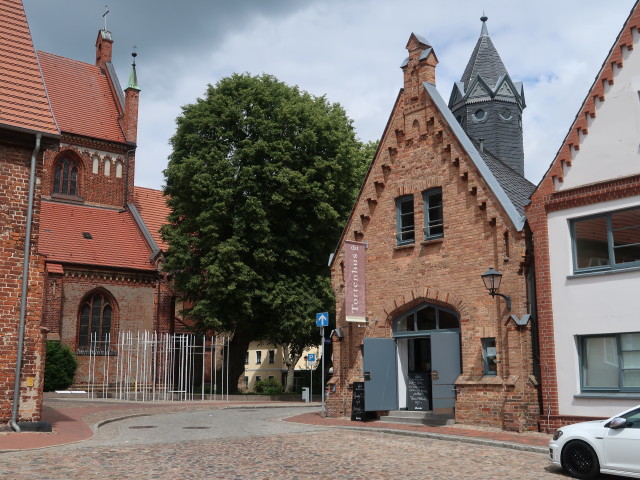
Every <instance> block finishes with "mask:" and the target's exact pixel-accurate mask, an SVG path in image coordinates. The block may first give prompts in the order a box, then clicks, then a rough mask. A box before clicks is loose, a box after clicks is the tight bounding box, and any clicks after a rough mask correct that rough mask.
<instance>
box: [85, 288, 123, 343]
mask: <svg viewBox="0 0 640 480" xmlns="http://www.w3.org/2000/svg"><path fill="white" fill-rule="evenodd" d="M97 297H100V305H99V310H100V311H99V314H98V315H97V317H98V318H97V323H98V325H97V331H96V328H95V325H94V321H95V320H96V318H95V317H96V315H95V313H96V312H95V310H96V308H95V306H94V302H96V301H97ZM85 309H87V314H88V316H86V315H85ZM105 312H108V313H109V314H108V322H106V321H105ZM85 318H86V320H85ZM85 323H86V325H85ZM107 323H108V325H107ZM115 324H116V322H115V305H114V302H113V300H112V299H111V297H110V296H109V295H107V294H106V293H105V292H103V291H93V292H90V293H89V294H88V295H86V296H85V297H84V298H83V299H82V301H81V302H80V305H79V306H78V332H77V342H78V343H77V349H76V354H78V355H89V354H90V353H91V354H95V355H113V354H115V351H112V349H111V339H112V338H113V334H114V331H115ZM84 330H86V334H83V331H84ZM94 333H97V334H98V336H97V338H98V341H99V342H105V341H106V340H107V336H109V337H108V338H109V342H110V343H109V345H108V346H107V347H105V348H98V349H95V350H93V351H92V350H91V337H92V336H93V335H94Z"/></svg>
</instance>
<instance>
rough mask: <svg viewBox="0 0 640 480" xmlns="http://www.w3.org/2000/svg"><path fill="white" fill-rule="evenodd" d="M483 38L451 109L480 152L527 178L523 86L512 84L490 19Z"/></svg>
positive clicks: (458, 85)
mask: <svg viewBox="0 0 640 480" xmlns="http://www.w3.org/2000/svg"><path fill="white" fill-rule="evenodd" d="M480 20H481V21H482V30H481V32H480V38H479V39H478V42H477V43H476V46H475V48H474V50H473V53H472V54H471V58H470V59H469V63H467V67H466V68H465V70H464V73H463V74H462V78H461V79H460V81H459V82H456V83H455V85H454V87H453V91H452V92H451V98H450V99H449V108H450V109H451V111H452V112H453V114H454V116H455V117H456V119H457V120H458V122H459V123H460V125H462V128H463V129H464V130H465V132H466V133H467V135H468V136H469V137H470V138H471V140H473V141H474V142H475V143H476V145H477V146H478V148H479V149H480V150H487V151H488V152H490V153H492V154H493V155H494V156H496V157H497V158H498V159H500V160H501V161H502V162H503V163H505V164H506V165H508V166H509V167H511V168H512V169H513V170H515V171H516V172H518V173H519V174H520V175H523V176H524V150H523V146H522V111H523V110H524V108H525V106H526V105H525V101H524V90H523V86H522V82H514V81H513V80H511V77H510V76H509V73H508V72H507V69H506V68H505V66H504V64H503V63H502V60H501V59H500V55H499V54H498V52H497V50H496V48H495V47H494V46H493V42H492V41H491V38H490V37H489V32H488V30H487V24H486V22H487V17H486V16H484V15H483V16H482V17H481V18H480Z"/></svg>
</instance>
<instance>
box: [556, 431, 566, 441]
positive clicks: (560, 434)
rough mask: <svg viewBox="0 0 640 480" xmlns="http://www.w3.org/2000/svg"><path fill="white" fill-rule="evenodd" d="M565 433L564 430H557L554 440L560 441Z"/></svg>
mask: <svg viewBox="0 0 640 480" xmlns="http://www.w3.org/2000/svg"><path fill="white" fill-rule="evenodd" d="M563 433H564V432H563V431H562V430H556V433H554V434H553V439H554V440H558V439H559V438H560V437H561V436H562V434H563Z"/></svg>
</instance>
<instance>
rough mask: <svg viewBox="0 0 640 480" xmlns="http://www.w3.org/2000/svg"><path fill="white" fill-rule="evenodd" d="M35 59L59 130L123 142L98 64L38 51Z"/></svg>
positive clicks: (115, 107)
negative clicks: (38, 61)
mask: <svg viewBox="0 0 640 480" xmlns="http://www.w3.org/2000/svg"><path fill="white" fill-rule="evenodd" d="M38 58H39V60H40V66H41V67H42V75H43V76H44V81H45V84H46V86H47V92H48V93H49V99H50V100H51V106H52V108H53V113H54V115H55V118H56V121H57V122H58V125H59V127H60V130H62V131H63V132H66V133H72V134H76V135H83V136H87V137H92V138H98V139H101V140H107V141H112V142H125V138H124V134H123V133H122V129H121V128H120V124H119V123H118V116H119V112H118V108H117V106H116V102H117V99H116V98H115V97H114V96H113V94H112V93H111V89H110V87H109V80H108V79H107V77H106V76H105V75H104V74H103V73H102V71H101V70H100V67H97V66H96V65H90V64H88V63H84V62H79V61H77V60H71V59H69V58H64V57H59V56H57V55H53V54H51V53H46V52H41V51H38Z"/></svg>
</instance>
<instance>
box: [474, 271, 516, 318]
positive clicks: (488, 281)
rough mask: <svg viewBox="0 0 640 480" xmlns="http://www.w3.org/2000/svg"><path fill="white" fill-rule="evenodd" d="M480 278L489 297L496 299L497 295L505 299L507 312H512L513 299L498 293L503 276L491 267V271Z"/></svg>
mask: <svg viewBox="0 0 640 480" xmlns="http://www.w3.org/2000/svg"><path fill="white" fill-rule="evenodd" d="M480 277H482V281H483V282H484V286H485V288H486V289H487V290H489V295H491V296H492V297H495V296H496V295H497V296H499V297H502V298H504V301H505V303H506V304H507V310H508V311H511V297H509V296H508V295H503V294H502V293H498V292H497V290H498V289H499V288H500V282H501V281H502V274H501V273H500V272H498V271H496V270H494V268H493V267H490V268H489V270H487V271H486V272H484V273H483V274H482V275H480Z"/></svg>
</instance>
